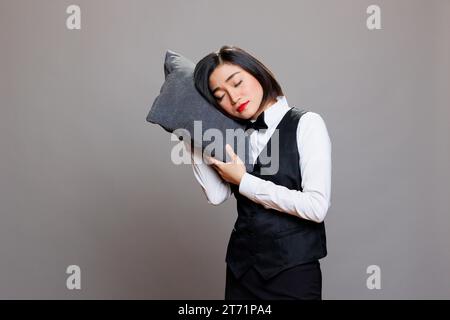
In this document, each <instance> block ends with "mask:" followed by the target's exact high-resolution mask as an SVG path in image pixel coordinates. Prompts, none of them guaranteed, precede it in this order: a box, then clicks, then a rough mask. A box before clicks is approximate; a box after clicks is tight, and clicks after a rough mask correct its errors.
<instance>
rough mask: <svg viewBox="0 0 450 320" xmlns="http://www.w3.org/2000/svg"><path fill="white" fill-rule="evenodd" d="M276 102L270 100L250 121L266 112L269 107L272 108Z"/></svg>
mask: <svg viewBox="0 0 450 320" xmlns="http://www.w3.org/2000/svg"><path fill="white" fill-rule="evenodd" d="M276 102H277V101H276V100H275V99H272V100H270V101H268V102H267V103H266V105H264V106H262V107H261V108H259V110H258V111H257V112H256V113H255V114H254V115H253V117H251V118H250V119H252V120H256V118H258V116H259V115H260V114H261V113H263V112H264V111H266V110H267V109H269V108H270V107H271V106H273V105H274V104H275V103H276Z"/></svg>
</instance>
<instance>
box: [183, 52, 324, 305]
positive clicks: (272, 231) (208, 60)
mask: <svg viewBox="0 0 450 320" xmlns="http://www.w3.org/2000/svg"><path fill="white" fill-rule="evenodd" d="M194 82H195V86H196V88H197V90H198V91H199V92H200V93H201V94H202V95H203V96H204V97H205V98H206V99H207V100H208V101H209V102H210V103H211V104H213V105H215V106H216V107H217V108H220V109H221V110H222V111H225V113H226V114H227V115H229V116H230V117H232V118H234V119H236V120H238V121H243V122H245V123H247V124H248V126H249V127H252V126H253V129H254V130H253V131H249V132H251V134H250V148H251V154H250V161H251V162H252V164H254V168H253V170H252V171H251V172H246V169H245V166H244V164H243V162H242V161H241V159H239V157H238V156H237V155H236V154H234V152H233V150H232V149H231V148H228V150H227V151H228V152H229V154H230V155H231V159H232V161H230V162H226V163H224V162H221V161H219V160H217V159H213V158H210V157H206V156H205V158H203V157H202V154H201V151H200V150H199V149H198V148H194V152H193V153H191V157H192V165H193V171H194V174H195V177H196V179H197V181H198V182H199V184H200V185H201V186H202V188H203V191H204V192H205V194H206V197H207V199H208V202H209V203H211V204H214V205H218V204H220V203H222V202H224V201H225V200H226V199H228V198H229V197H230V195H231V194H232V193H233V194H234V196H235V198H236V201H237V213H238V218H237V220H236V223H235V225H234V228H233V231H232V232H231V237H230V240H229V243H228V247H227V253H226V259H225V260H226V262H227V269H226V285H225V299H227V300H229V299H264V300H266V299H319V300H320V299H322V273H321V269H320V264H319V259H320V258H323V257H325V256H326V254H327V249H326V237H325V227H324V222H323V220H324V218H325V215H326V213H327V210H328V208H329V206H330V185H331V141H330V138H329V136H328V132H327V129H326V126H325V123H324V121H323V119H322V118H321V116H320V115H319V114H317V113H314V112H310V111H309V112H308V111H306V112H304V111H301V110H300V109H297V108H293V107H290V106H289V105H288V102H287V100H286V97H285V96H284V94H283V91H282V90H281V87H280V85H279V84H278V82H277V81H276V80H275V78H274V76H273V74H272V73H271V72H270V71H269V69H268V68H267V67H265V66H264V65H263V64H262V63H261V62H260V61H258V60H257V59H256V58H255V57H253V56H251V55H250V54H249V53H247V52H245V51H244V50H242V49H241V48H238V47H236V46H223V47H222V48H221V49H220V50H219V51H217V52H214V53H211V54H208V55H207V56H206V57H204V58H203V59H201V60H200V61H199V62H198V63H197V65H196V68H195V71H194ZM275 130H278V131H277V132H278V138H279V144H278V146H279V150H278V157H279V168H278V171H277V172H276V173H274V174H270V175H265V174H262V172H263V171H262V170H261V169H262V167H263V165H262V163H261V162H260V161H259V158H258V156H259V155H260V154H261V152H262V150H263V149H264V148H265V147H267V146H268V145H269V144H270V142H271V141H270V139H271V137H272V135H273V133H274V132H275ZM278 146H276V147H278ZM272 148H273V146H272ZM186 150H191V149H190V147H187V148H186ZM202 160H203V161H202Z"/></svg>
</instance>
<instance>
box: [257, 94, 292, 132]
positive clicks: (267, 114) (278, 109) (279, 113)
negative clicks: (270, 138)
mask: <svg viewBox="0 0 450 320" xmlns="http://www.w3.org/2000/svg"><path fill="white" fill-rule="evenodd" d="M289 109H290V107H289V104H288V102H287V99H286V96H278V97H277V102H275V103H274V104H272V105H271V106H270V107H269V108H267V109H266V110H264V122H265V123H266V124H267V126H268V127H269V128H272V127H274V126H276V125H278V123H279V122H280V121H281V119H282V118H283V116H284V115H285V114H286V112H288V111H289ZM250 121H251V122H254V121H256V120H250Z"/></svg>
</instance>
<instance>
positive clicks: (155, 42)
mask: <svg viewBox="0 0 450 320" xmlns="http://www.w3.org/2000/svg"><path fill="white" fill-rule="evenodd" d="M71 4H77V5H79V6H80V7H81V30H68V29H67V28H66V25H65V22H66V18H67V16H68V14H67V13H66V8H67V7H68V6H69V5H71ZM371 4H377V5H379V6H380V7H381V22H382V29H381V30H375V31H369V30H368V29H367V27H366V19H367V17H368V14H367V13H366V8H367V7H368V6H369V5H371ZM223 44H232V45H237V46H240V47H242V48H244V49H246V50H248V51H249V52H250V53H253V54H254V55H255V56H257V57H258V58H259V59H261V61H263V62H264V63H265V64H266V65H267V66H268V67H269V68H270V69H271V70H272V71H273V72H274V74H275V76H276V77H277V79H278V80H279V81H280V84H281V86H282V87H283V89H284V91H285V93H286V97H287V99H288V102H289V103H290V104H291V105H296V106H300V107H305V108H307V109H309V110H311V111H314V112H317V113H319V114H320V115H321V116H322V117H323V119H324V120H325V122H326V125H327V128H328V131H329V134H330V138H331V141H332V161H333V168H332V194H331V208H330V209H329V211H328V215H327V218H326V220H325V221H326V228H327V239H328V248H329V255H328V256H327V257H326V258H325V259H323V260H321V264H322V271H323V297H324V298H325V299H414V298H418V299H432V298H435V299H449V298H450V275H449V272H448V270H450V250H449V246H448V245H449V243H450V236H449V235H448V231H449V229H450V228H449V227H450V216H449V211H450V210H449V206H450V200H449V199H450V197H449V189H450V182H449V181H450V169H449V163H450V143H449V139H448V138H449V136H450V124H449V120H450V111H449V106H450V95H449V89H450V88H449V83H450V81H449V80H450V61H449V59H450V1H447V0H434V1H424V0H423V1H417V0H408V1H407V0H403V1H398V0H396V1H361V0H351V1H350V0H346V1H331V0H330V1H314V0H310V1H283V0H280V1H277V2H274V1H259V0H258V1H256V0H251V1H241V0H230V1H227V2H225V3H224V2H222V1H209V0H189V1H185V0H178V1H167V0H164V1H162V0H160V1H143V0H142V1H138V0H133V1H106V0H103V1H80V0H78V1H56V0H54V1H43V0H41V1H31V0H29V1H23V0H20V1H12V0H9V1H8V0H0V46H1V51H0V97H1V100H0V103H1V113H0V152H1V158H0V210H1V212H0V219H1V221H0V298H2V299H13V298H19V299H31V298H38V299H49V298H57V299H80V298H86V299H223V296H224V287H225V261H224V259H225V251H226V245H227V242H228V237H229V233H230V231H231V229H232V226H233V223H234V221H235V219H236V215H237V213H236V208H235V206H236V203H235V199H234V197H233V198H231V199H229V200H228V201H227V202H225V203H223V204H222V205H220V206H213V205H210V204H208V203H207V201H206V197H205V195H204V194H203V192H202V190H201V187H200V185H199V184H198V183H197V181H196V180H195V178H194V175H193V172H192V168H191V167H190V165H181V166H176V165H174V164H173V163H172V162H171V161H170V152H171V149H172V147H173V146H174V145H175V142H171V140H170V134H168V133H167V132H165V131H164V130H162V129H161V128H160V127H158V126H156V125H152V124H150V123H148V122H146V121H145V118H146V115H147V113H148V110H149V108H150V105H151V103H152V102H153V99H154V98H155V97H156V95H157V94H158V93H159V89H160V86H161V84H162V82H163V79H164V73H163V64H162V63H163V58H164V54H165V51H166V50H167V49H171V50H174V51H177V52H179V53H182V54H184V55H185V56H187V57H189V58H191V59H192V60H193V61H194V62H197V61H198V60H199V59H200V58H202V57H203V56H205V55H206V54H207V53H209V52H211V51H215V50H217V49H218V48H220V46H221V45H223ZM73 264H75V265H78V266H80V268H81V286H82V288H81V290H68V289H67V288H66V278H67V277H68V276H69V275H68V274H66V268H67V266H69V265H73ZM370 265H378V266H379V267H380V268H381V289H380V290H369V289H368V288H367V287H366V279H367V278H368V277H369V275H368V274H367V273H366V269H367V267H368V266H370Z"/></svg>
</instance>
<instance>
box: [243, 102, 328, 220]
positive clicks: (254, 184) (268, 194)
mask: <svg viewBox="0 0 450 320" xmlns="http://www.w3.org/2000/svg"><path fill="white" fill-rule="evenodd" d="M297 148H298V151H299V156H300V169H301V175H302V189H303V191H300V190H291V189H288V188H286V187H284V186H281V185H276V184H274V183H273V182H271V181H267V180H263V179H261V178H258V177H256V176H253V175H251V174H249V173H248V172H247V173H245V174H244V176H243V177H242V180H241V183H240V185H239V193H241V194H242V195H244V196H246V197H247V198H249V199H251V200H252V201H254V202H256V203H260V204H261V205H263V206H264V207H265V208H270V209H275V210H277V211H281V212H285V213H289V214H292V215H297V216H299V217H300V218H303V219H307V220H312V221H315V222H317V223H320V222H322V221H323V220H324V219H325V215H326V214H327V211H328V208H329V207H330V205H331V200H330V191H331V141H330V138H329V135H328V131H327V128H326V125H325V122H324V121H323V119H322V117H321V116H320V115H319V114H317V113H315V112H311V111H309V112H307V113H305V114H304V115H303V116H302V117H301V118H300V121H299V125H298V127H297Z"/></svg>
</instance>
